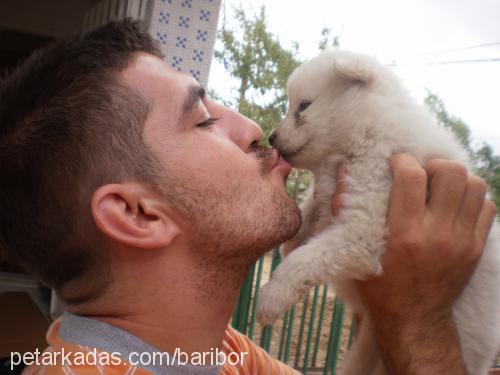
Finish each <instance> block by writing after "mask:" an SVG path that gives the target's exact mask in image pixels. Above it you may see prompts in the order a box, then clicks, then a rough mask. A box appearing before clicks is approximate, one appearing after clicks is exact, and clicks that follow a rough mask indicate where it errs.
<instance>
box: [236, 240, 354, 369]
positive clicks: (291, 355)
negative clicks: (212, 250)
mask: <svg viewBox="0 0 500 375" xmlns="http://www.w3.org/2000/svg"><path fill="white" fill-rule="evenodd" d="M280 261H281V256H280V253H279V251H278V248H276V249H274V251H273V252H272V254H268V255H266V256H263V257H262V258H260V259H259V261H258V262H257V264H256V265H255V266H254V267H253V268H252V269H251V271H250V273H249V275H248V276H247V278H246V280H245V282H244V283H243V286H242V288H241V290H240V295H239V300H238V305H237V308H236V310H235V312H234V315H233V318H232V324H233V326H234V327H235V328H236V329H237V330H239V331H240V332H242V333H244V334H246V335H248V337H250V339H252V340H253V341H254V342H255V343H257V344H258V345H260V346H261V347H262V348H264V349H265V350H266V351H267V352H268V353H270V354H271V355H272V356H273V357H275V358H278V359H279V360H280V361H283V362H285V363H286V364H288V365H289V366H291V367H294V368H296V369H297V370H299V371H301V372H302V373H304V374H307V373H310V374H312V373H315V374H318V373H323V374H335V369H336V366H337V363H338V360H339V358H340V356H341V355H342V353H344V352H345V351H346V350H347V349H348V348H349V347H350V346H351V344H352V341H353V338H354V331H355V324H354V321H353V317H352V316H351V314H350V313H349V312H347V311H345V309H344V305H343V303H342V302H341V301H340V299H339V298H338V297H336V296H335V294H334V293H333V291H331V290H329V289H328V287H327V286H326V285H319V286H316V287H315V288H314V289H313V290H311V291H309V292H308V294H307V296H306V297H305V298H304V300H303V301H302V302H301V303H299V304H297V305H295V306H293V307H292V308H291V309H290V310H289V311H287V312H286V313H285V314H284V316H283V318H282V319H281V320H279V321H277V322H276V323H275V324H274V325H272V326H267V327H261V326H260V325H259V324H257V323H256V321H255V310H256V306H257V301H258V298H259V289H260V287H261V285H263V284H264V283H266V282H267V281H268V280H269V277H270V274H271V272H272V271H273V270H274V269H275V268H276V267H277V266H278V264H279V262H280Z"/></svg>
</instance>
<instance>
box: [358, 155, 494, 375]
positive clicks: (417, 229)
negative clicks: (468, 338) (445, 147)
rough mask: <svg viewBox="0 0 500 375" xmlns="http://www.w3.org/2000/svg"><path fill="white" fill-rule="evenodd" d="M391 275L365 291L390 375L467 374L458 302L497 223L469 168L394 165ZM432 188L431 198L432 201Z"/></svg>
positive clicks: (405, 161)
mask: <svg viewBox="0 0 500 375" xmlns="http://www.w3.org/2000/svg"><path fill="white" fill-rule="evenodd" d="M391 165H392V170H393V175H394V183H393V186H392V190H391V197H390V204H389V210H388V219H387V220H388V227H389V235H388V238H387V249H386V253H385V256H384V274H383V275H382V276H380V277H377V278H375V279H372V280H368V281H362V282H359V283H358V286H359V289H360V292H361V295H362V298H363V300H364V303H365V305H366V307H367V308H368V310H369V315H370V318H371V320H372V323H373V327H374V330H375V334H376V339H377V342H378V344H379V347H380V350H381V353H382V356H383V358H384V363H385V365H386V368H387V370H388V372H389V373H390V374H441V373H443V374H444V373H446V374H465V373H466V370H465V366H464V362H463V359H462V356H461V352H460V343H459V339H458V335H457V330H456V327H455V325H454V323H453V321H452V308H453V303H454V301H455V300H456V299H457V298H458V297H459V295H460V293H461V292H462V290H463V288H464V286H465V285H466V283H467V281H468V279H469V278H470V276H471V275H472V273H473V272H474V269H475V267H476V265H477V262H478V261H479V259H480V257H481V254H482V252H483V249H484V246H485V243H486V239H487V236H488V234H489V231H490V229H491V225H492V223H493V221H494V217H495V205H494V204H493V203H492V202H490V201H488V200H485V194H486V184H485V183H484V181H482V180H481V179H479V178H477V177H474V176H470V175H468V174H467V171H466V170H465V168H464V167H462V166H461V165H459V164H457V163H453V162H449V161H445V160H432V161H430V162H429V163H428V164H427V166H426V167H425V169H423V168H422V167H420V165H419V164H418V162H417V161H416V160H415V159H414V158H413V157H411V156H409V155H405V154H400V155H396V156H394V157H393V158H392V160H391ZM428 188H429V195H428V196H426V194H427V190H428Z"/></svg>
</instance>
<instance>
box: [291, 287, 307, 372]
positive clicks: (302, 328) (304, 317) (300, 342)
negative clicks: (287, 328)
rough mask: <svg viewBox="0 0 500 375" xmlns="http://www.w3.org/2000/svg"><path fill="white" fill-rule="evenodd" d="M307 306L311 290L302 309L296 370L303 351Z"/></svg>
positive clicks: (296, 353)
mask: <svg viewBox="0 0 500 375" xmlns="http://www.w3.org/2000/svg"><path fill="white" fill-rule="evenodd" d="M307 305H309V290H308V291H307V295H306V297H305V298H304V306H303V307H302V316H301V317H300V327H299V339H298V342H297V350H296V351H295V365H294V367H295V368H298V367H299V358H300V351H301V350H302V336H303V335H304V325H305V321H306V313H307Z"/></svg>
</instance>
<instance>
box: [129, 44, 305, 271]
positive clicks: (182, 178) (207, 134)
mask: <svg viewBox="0 0 500 375" xmlns="http://www.w3.org/2000/svg"><path fill="white" fill-rule="evenodd" d="M124 76H125V80H126V82H127V83H128V84H130V85H131V86H132V87H134V88H136V89H138V90H139V92H140V94H141V95H143V96H144V97H145V98H146V100H148V101H149V102H151V103H152V108H151V112H150V115H149V118H148V120H147V121H146V124H145V126H144V133H143V134H144V139H145V142H146V144H147V145H149V147H150V148H151V150H152V151H153V153H154V154H155V155H156V157H157V158H158V159H159V160H160V162H161V164H162V165H163V167H164V171H165V172H164V174H165V176H164V179H165V189H163V190H164V195H165V196H166V198H167V200H168V202H167V203H168V204H169V205H170V206H171V207H172V208H173V209H174V211H176V214H178V215H179V216H180V217H181V218H182V219H183V221H184V222H185V223H186V225H187V227H188V230H187V232H188V233H189V239H190V241H191V243H192V245H193V246H192V249H194V250H195V251H196V256H197V257H198V258H199V259H202V260H203V261H205V262H223V261H227V260H230V259H232V260H233V262H234V263H235V265H236V264H238V265H242V266H243V265H248V264H252V263H253V262H254V261H255V260H256V259H257V258H258V257H259V256H260V255H262V253H263V252H264V251H265V250H268V249H269V248H271V247H272V246H274V245H276V244H278V243H280V242H282V241H284V240H286V239H288V238H290V237H291V236H292V235H293V234H295V233H296V231H297V230H298V228H299V226H300V212H299V210H298V208H297V206H296V205H295V203H294V202H293V201H292V200H291V199H290V198H289V197H288V196H287V195H286V193H285V189H284V183H285V179H286V176H287V175H288V173H289V172H290V165H289V164H288V163H286V162H283V161H281V160H279V159H278V153H277V152H276V151H275V150H272V149H264V148H261V147H257V145H258V144H259V143H260V142H261V140H262V130H261V129H260V127H259V126H258V125H257V124H255V123H254V122H252V121H250V120H249V119H247V118H246V117H244V116H242V115H240V114H238V113H236V112H234V111H231V110H229V109H228V108H225V107H223V106H221V105H219V104H217V103H215V102H213V101H211V100H210V99H209V98H207V97H206V96H204V91H203V90H202V89H201V87H200V86H199V84H198V83H197V82H196V81H195V80H194V79H193V78H192V77H191V76H188V75H186V74H181V73H179V72H177V71H175V70H173V69H172V68H170V67H169V66H168V65H167V64H166V63H164V62H163V61H162V60H160V59H158V58H156V57H154V56H151V55H148V54H144V53H143V54H138V55H137V58H136V60H135V62H134V63H133V64H132V65H131V66H130V67H129V68H128V69H127V70H126V71H125V72H124ZM221 257H223V258H224V260H223V259H220V258H221Z"/></svg>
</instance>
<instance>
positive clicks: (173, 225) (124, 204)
mask: <svg viewBox="0 0 500 375" xmlns="http://www.w3.org/2000/svg"><path fill="white" fill-rule="evenodd" d="M90 209H91V213H92V217H93V219H94V222H95V223H96V225H97V227H98V228H99V229H100V230H101V231H102V232H103V233H104V234H105V235H106V236H107V237H109V238H111V239H113V240H114V241H117V242H120V243H122V244H124V245H128V246H133V247H136V248H142V249H156V248H161V247H166V246H168V245H170V244H171V243H172V242H173V241H174V239H175V238H176V237H177V236H178V235H179V233H180V227H179V225H178V223H177V222H176V221H175V220H174V216H173V215H172V214H171V211H170V210H169V208H168V207H167V206H166V204H165V202H164V201H162V199H161V198H160V197H159V196H158V194H156V193H154V192H153V191H151V190H150V189H148V188H146V187H144V186H142V185H141V184H137V183H122V184H108V185H103V186H101V187H99V188H98V189H97V190H95V191H94V194H93V195H92V200H91V207H90Z"/></svg>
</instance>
